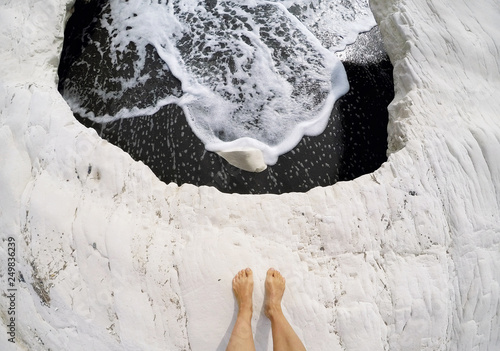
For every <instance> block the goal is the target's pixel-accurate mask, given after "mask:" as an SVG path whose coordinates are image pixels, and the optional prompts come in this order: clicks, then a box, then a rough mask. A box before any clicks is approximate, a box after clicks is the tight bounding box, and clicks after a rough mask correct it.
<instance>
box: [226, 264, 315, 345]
mask: <svg viewBox="0 0 500 351" xmlns="http://www.w3.org/2000/svg"><path fill="white" fill-rule="evenodd" d="M265 288H266V295H265V298H264V313H265V314H266V316H267V318H269V320H270V321H271V330H272V335H273V349H274V350H275V351H280V350H288V351H295V350H297V351H298V350H301V351H302V350H305V347H304V345H303V344H302V341H300V338H299V337H298V336H297V334H296V333H295V331H294V330H293V328H292V327H291V325H290V324H289V323H288V321H287V319H286V318H285V316H284V314H283V311H282V309H281V300H282V298H283V294H284V292H285V278H284V277H283V276H282V275H281V273H280V272H278V271H277V270H275V269H274V268H270V269H269V270H268V271H267V275H266V282H265ZM233 292H234V296H235V297H236V301H237V302H238V316H237V318H236V323H235V324H234V327H233V331H232V333H231V338H230V339H229V344H228V346H227V349H226V350H227V351H233V350H238V351H245V350H251V351H254V350H255V344H254V341H253V334H252V325H251V321H252V313H253V307H252V306H253V302H252V294H253V272H252V270H251V269H250V268H246V269H243V270H241V271H239V272H238V273H237V274H236V276H235V277H234V278H233Z"/></svg>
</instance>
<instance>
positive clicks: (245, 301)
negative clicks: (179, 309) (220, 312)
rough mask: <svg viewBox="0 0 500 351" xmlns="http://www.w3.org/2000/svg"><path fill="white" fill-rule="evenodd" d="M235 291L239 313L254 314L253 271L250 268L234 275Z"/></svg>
mask: <svg viewBox="0 0 500 351" xmlns="http://www.w3.org/2000/svg"><path fill="white" fill-rule="evenodd" d="M233 292H234V296H236V301H237V302H238V309H239V310H238V313H244V312H250V314H252V293H253V272H252V270H251V269H250V268H246V269H242V270H241V271H239V272H238V273H237V274H236V275H235V276H234V278H233Z"/></svg>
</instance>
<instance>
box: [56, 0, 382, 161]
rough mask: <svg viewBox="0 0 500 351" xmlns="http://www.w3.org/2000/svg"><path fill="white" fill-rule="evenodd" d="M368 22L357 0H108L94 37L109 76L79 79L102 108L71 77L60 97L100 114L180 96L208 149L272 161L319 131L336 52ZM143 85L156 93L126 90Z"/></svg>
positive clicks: (140, 111)
mask: <svg viewBox="0 0 500 351" xmlns="http://www.w3.org/2000/svg"><path fill="white" fill-rule="evenodd" d="M374 24H375V22H374V20H373V17H372V15H371V12H370V11H369V7H368V4H367V1H359V0H358V1H351V2H348V1H342V2H336V1H333V2H324V1H258V0H254V1H215V0H212V1H197V0H187V1H186V0H185V1H164V0H160V1H154V2H153V1H150V0H131V1H127V2H123V1H119V0H112V1H110V2H109V5H107V6H106V8H105V14H104V15H103V16H102V17H101V18H100V23H99V25H100V26H101V27H103V28H105V29H106V31H107V34H108V36H109V38H107V39H103V38H100V39H99V38H92V39H91V40H94V41H99V43H100V44H101V46H102V47H103V49H102V50H99V52H98V53H96V55H100V56H101V57H103V58H104V57H105V56H107V57H106V59H107V60H109V61H110V65H111V66H112V69H113V70H114V71H115V72H113V74H112V75H111V76H112V78H109V79H108V81H107V82H106V84H101V83H102V82H99V81H92V82H86V83H85V84H91V85H92V94H93V96H94V99H95V98H97V99H99V100H100V101H101V102H102V106H103V108H102V109H100V110H98V111H96V110H95V109H91V108H89V107H88V105H89V99H91V98H90V97H85V96H83V95H84V94H82V93H81V86H79V85H78V84H76V83H75V82H71V81H68V82H66V83H65V88H64V96H65V98H66V100H67V101H68V102H69V103H70V105H71V106H72V109H73V111H75V112H77V113H78V114H80V115H81V116H83V117H86V118H89V119H92V120H93V121H96V122H100V123H105V122H108V121H112V120H116V119H119V118H131V117H136V116H141V115H150V114H153V113H155V112H156V111H158V110H159V109H160V108H161V107H162V106H164V105H166V104H170V103H176V104H178V105H180V106H181V107H182V108H183V110H184V112H185V114H186V117H187V120H188V123H189V125H190V126H191V128H192V129H193V131H194V133H195V134H196V135H197V136H198V137H199V138H200V139H201V140H202V142H203V143H204V144H205V147H206V148H207V150H210V151H227V150H234V149H238V148H255V149H259V150H261V151H262V153H263V156H264V160H265V162H266V163H267V164H270V165H272V164H274V163H275V162H276V160H277V158H278V156H279V155H281V154H283V153H285V152H287V151H289V150H291V149H292V148H293V147H294V146H295V145H296V144H297V143H298V142H299V141H300V139H301V138H302V137H303V136H304V135H318V134H320V133H321V132H322V131H323V130H324V128H325V126H326V124H327V122H328V118H329V116H330V113H331V110H332V108H333V105H334V103H335V101H336V100H337V99H338V98H339V97H340V96H342V95H343V94H345V93H346V92H347V90H348V82H347V77H346V74H345V71H344V68H343V66H342V64H341V62H340V61H339V60H338V58H337V57H336V55H335V51H338V50H342V49H343V48H344V47H345V45H347V44H349V43H351V42H353V41H354V40H355V38H356V36H357V34H358V33H359V32H361V31H365V30H368V29H370V28H371V27H373V25H374ZM104 40H109V41H108V42H107V43H108V46H109V48H107V47H106V45H107V44H106V42H103V41H104ZM98 47H99V45H98ZM158 56H159V57H160V58H161V61H162V62H161V63H160V64H158V63H155V69H151V68H150V66H151V62H153V61H154V60H155V57H158ZM131 62H132V63H131ZM76 64H77V65H78V64H80V65H83V67H84V66H85V65H88V63H76ZM163 75H164V76H165V79H163ZM168 75H171V76H173V77H175V78H176V79H177V80H178V82H179V83H178V86H175V84H172V79H169V78H168V77H167V76H168ZM148 84H149V85H150V86H154V89H150V90H151V91H152V92H151V94H152V95H153V97H147V98H142V97H141V98H139V97H135V98H134V94H130V93H129V94H128V95H127V92H130V91H134V89H135V90H145V89H146V87H147V86H148ZM110 86H112V88H111V89H110Z"/></svg>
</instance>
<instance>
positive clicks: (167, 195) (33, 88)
mask: <svg viewBox="0 0 500 351" xmlns="http://www.w3.org/2000/svg"><path fill="white" fill-rule="evenodd" d="M70 5H71V1H69V0H44V1H36V0H25V1H18V0H10V1H9V0H7V1H3V3H2V5H1V9H0V21H1V23H2V26H1V27H0V43H1V48H2V50H1V51H0V62H1V65H0V77H1V78H0V80H1V81H0V106H1V107H0V162H1V163H0V165H1V167H2V168H1V170H0V199H1V201H0V228H1V235H2V241H1V244H0V262H1V264H0V281H1V282H2V285H1V286H2V291H3V292H5V293H7V291H6V290H7V283H8V279H7V278H8V277H9V276H8V270H7V269H8V265H7V257H8V254H9V251H8V246H7V241H6V240H7V238H8V237H12V238H14V239H15V241H16V267H15V270H16V272H20V273H22V276H23V279H24V281H20V282H17V283H16V289H17V290H16V295H15V296H16V300H15V301H16V303H15V313H16V314H15V316H14V317H15V323H16V326H15V332H16V337H17V339H16V344H15V345H14V344H12V343H10V342H9V341H8V334H7V331H8V327H7V325H8V324H9V323H10V322H9V320H8V319H7V318H8V317H10V316H9V315H8V313H7V312H8V309H9V306H10V301H9V300H8V299H6V298H5V297H4V298H2V299H0V316H1V318H2V320H3V324H0V325H1V327H0V331H1V334H2V335H3V336H2V337H1V338H0V349H1V350H22V349H24V350H47V349H51V350H76V351H78V350H89V349H94V350H188V349H193V350H214V349H215V350H223V349H224V348H225V345H226V343H227V340H228V337H229V334H230V331H231V328H232V323H233V322H234V314H235V311H236V309H235V305H234V300H233V297H232V293H231V278H232V276H233V275H234V274H235V273H236V272H237V271H238V270H239V269H241V268H243V267H245V266H250V267H252V268H253V270H254V272H255V277H256V282H255V292H254V311H255V312H254V317H253V327H254V331H255V339H256V343H257V347H258V349H259V350H266V349H267V350H270V349H271V348H272V346H271V345H272V344H271V342H270V325H269V322H268V320H267V319H266V318H265V317H264V316H263V314H262V313H261V310H260V309H261V306H262V298H263V284H262V283H263V279H264V273H265V271H266V270H267V268H268V267H269V266H274V267H276V268H277V269H280V270H281V271H282V273H283V274H284V276H285V277H286V278H287V290H286V292H285V296H284V310H285V314H286V315H287V317H288V318H289V320H290V322H291V324H292V325H293V327H294V328H295V329H296V330H297V333H298V334H299V336H300V337H301V338H302V339H303V340H304V342H305V344H306V346H307V347H308V349H309V350H342V349H347V350H383V349H391V350H445V349H451V350H471V349H475V350H495V349H498V348H499V347H500V335H499V331H500V325H499V324H500V321H499V318H498V316H499V315H500V304H499V300H500V285H499V282H500V273H499V272H500V269H499V268H500V267H499V265H500V250H499V243H500V224H499V223H500V209H499V204H500V189H499V187H500V158H499V157H498V152H499V150H500V124H499V123H498V117H499V116H498V114H499V112H498V111H500V99H498V95H499V94H498V93H499V91H500V72H499V66H498V50H499V47H500V36H499V35H498V30H497V27H498V26H497V25H496V24H497V23H498V21H499V20H500V15H499V5H498V1H496V0H480V1H476V2H475V3H474V5H471V3H470V1H467V0H453V1H451V0H412V1H408V0H398V1H395V0H392V1H387V0H375V1H373V2H372V6H373V9H374V13H375V16H376V19H377V21H378V23H379V25H380V29H381V32H382V35H383V38H384V40H385V43H386V45H387V50H388V52H389V54H390V56H391V60H392V62H393V64H394V78H395V84H396V97H395V99H394V101H393V103H392V104H391V105H390V107H389V111H390V123H389V127H388V128H389V129H388V130H389V144H390V148H389V150H388V154H389V158H388V161H387V162H386V163H385V164H384V165H382V167H381V168H380V169H379V170H377V171H376V172H374V173H373V174H369V175H365V176H363V177H360V178H358V179H356V180H354V181H350V182H341V183H337V184H335V185H333V186H330V187H324V188H320V187H318V188H315V189H313V190H311V191H309V192H307V193H303V194H283V195H279V196H278V195H259V196H248V195H246V196H245V195H237V194H234V195H228V194H221V193H220V192H218V191H217V190H215V189H214V188H210V187H199V188H198V187H195V186H191V185H184V186H182V187H178V186H176V185H174V184H170V185H166V184H163V183H161V182H160V181H158V179H157V178H156V177H155V176H154V174H153V173H152V172H151V171H150V170H149V169H148V168H147V167H146V166H144V165H143V164H142V163H140V162H134V161H133V160H132V159H131V158H130V157H129V156H128V155H127V154H125V153H124V152H123V151H121V150H120V149H118V148H117V147H114V146H113V145H111V144H109V143H107V142H106V141H103V140H101V139H100V138H99V137H98V136H97V134H96V133H95V132H93V131H92V130H89V129H86V128H85V127H83V126H82V125H80V124H79V123H78V122H76V121H75V119H74V118H73V116H72V113H71V111H70V109H69V108H68V106H67V105H66V103H65V102H64V100H63V99H62V98H61V96H60V95H59V93H58V92H57V87H56V69H57V61H58V60H57V57H58V56H59V51H60V49H61V44H62V34H63V26H64V21H65V19H66V17H67V13H68V11H69V8H70Z"/></svg>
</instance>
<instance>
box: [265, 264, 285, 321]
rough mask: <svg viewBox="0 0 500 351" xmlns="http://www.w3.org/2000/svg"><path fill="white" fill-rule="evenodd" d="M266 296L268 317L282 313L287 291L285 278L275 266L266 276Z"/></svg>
mask: <svg viewBox="0 0 500 351" xmlns="http://www.w3.org/2000/svg"><path fill="white" fill-rule="evenodd" d="M265 285H266V296H265V298H264V313H265V314H266V316H267V318H269V319H271V317H272V316H273V315H274V314H276V313H281V299H282V298H283V294H284V292H285V278H284V277H283V276H282V275H281V273H280V272H278V271H277V270H275V269H274V268H269V270H268V271H267V276H266V283H265Z"/></svg>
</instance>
